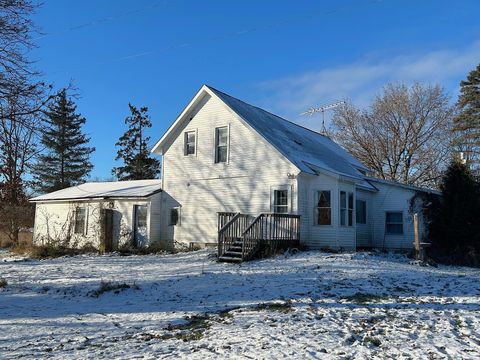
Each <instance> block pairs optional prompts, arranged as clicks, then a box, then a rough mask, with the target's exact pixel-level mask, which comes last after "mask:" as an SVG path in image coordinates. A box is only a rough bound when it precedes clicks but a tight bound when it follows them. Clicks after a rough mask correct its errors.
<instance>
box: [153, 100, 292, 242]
mask: <svg viewBox="0 0 480 360" xmlns="http://www.w3.org/2000/svg"><path fill="white" fill-rule="evenodd" d="M191 116H192V117H193V118H192V119H191V120H190V122H189V123H188V124H187V125H186V126H183V128H182V129H181V131H177V133H176V137H175V139H174V140H173V141H172V143H171V145H170V147H169V148H168V150H167V151H166V152H165V154H164V156H163V181H164V183H163V189H164V194H162V212H163V216H162V217H163V221H164V223H165V224H167V226H163V227H162V229H163V233H162V238H163V239H167V241H172V240H173V239H174V240H175V241H178V242H183V243H190V242H199V243H216V241H217V212H221V211H234V212H242V213H247V214H250V215H252V216H256V215H258V214H259V213H261V212H268V211H271V207H270V201H271V199H270V198H271V191H272V188H274V187H276V186H288V187H289V189H290V200H291V201H290V206H291V208H290V210H291V211H292V212H296V209H297V201H296V200H297V195H296V193H297V189H296V185H295V184H296V181H295V180H294V179H289V178H288V176H287V175H288V174H289V173H290V174H297V173H298V169H297V168H296V167H295V166H294V165H292V164H291V163H290V162H289V161H287V160H286V159H285V158H284V157H283V156H282V155H281V154H280V153H279V152H277V151H276V150H275V149H274V148H273V147H272V146H271V145H270V144H268V143H267V142H266V141H265V140H264V139H263V138H262V137H261V136H260V135H259V134H258V133H256V132H255V131H253V130H252V129H250V128H249V127H247V125H244V123H243V122H242V121H241V120H240V119H239V118H238V117H237V116H236V115H235V114H234V113H233V112H232V111H231V110H229V109H228V108H227V107H226V106H225V105H224V104H223V103H222V102H221V101H219V100H218V99H216V98H209V99H208V100H207V101H205V102H204V105H203V106H202V107H201V108H200V109H199V110H198V112H196V113H195V114H192V115H191ZM220 126H228V127H229V134H230V136H229V152H228V162H227V163H220V164H215V163H214V131H215V128H216V127H220ZM186 131H196V134H197V144H196V154H195V155H188V156H185V155H184V135H183V134H184V133H185V132H186ZM173 207H179V208H180V214H181V215H180V223H179V225H176V226H172V225H169V224H168V223H169V216H170V209H172V208H173Z"/></svg>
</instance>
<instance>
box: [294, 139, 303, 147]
mask: <svg viewBox="0 0 480 360" xmlns="http://www.w3.org/2000/svg"><path fill="white" fill-rule="evenodd" d="M293 141H294V142H295V144H297V145H300V146H302V145H303V144H302V143H301V142H300V141H298V140H293Z"/></svg>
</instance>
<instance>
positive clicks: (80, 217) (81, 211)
mask: <svg viewBox="0 0 480 360" xmlns="http://www.w3.org/2000/svg"><path fill="white" fill-rule="evenodd" d="M85 220H86V211H85V208H84V207H77V208H76V209H75V225H74V229H73V230H74V232H75V234H82V235H83V234H85Z"/></svg>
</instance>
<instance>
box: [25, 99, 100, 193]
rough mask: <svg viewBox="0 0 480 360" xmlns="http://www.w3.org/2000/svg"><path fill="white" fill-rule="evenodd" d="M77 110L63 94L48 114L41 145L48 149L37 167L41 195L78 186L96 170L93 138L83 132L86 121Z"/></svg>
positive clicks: (38, 188)
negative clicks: (93, 160) (93, 155)
mask: <svg viewBox="0 0 480 360" xmlns="http://www.w3.org/2000/svg"><path fill="white" fill-rule="evenodd" d="M76 110H77V106H76V105H75V103H74V102H73V101H72V100H71V99H69V98H68V97H67V93H66V90H62V91H60V92H59V93H58V94H57V96H56V99H55V101H54V102H53V103H52V104H51V105H50V106H49V107H48V110H47V112H46V117H45V119H44V121H45V128H44V129H43V130H42V138H41V143H42V145H43V146H44V147H45V151H44V153H42V154H41V155H40V156H39V159H38V163H37V164H36V165H35V167H34V182H35V187H36V189H37V190H38V191H39V192H42V193H45V192H51V191H56V190H60V189H64V188H67V187H70V186H75V185H78V184H80V183H82V182H83V181H85V178H86V177H87V176H88V175H89V173H90V171H91V170H92V169H93V165H92V163H91V162H90V154H91V153H92V152H94V151H95V148H93V147H89V146H88V143H89V141H90V138H89V137H87V136H86V135H85V134H83V132H82V126H83V125H84V124H85V121H86V120H85V118H84V117H82V116H81V115H80V114H78V113H77V112H76Z"/></svg>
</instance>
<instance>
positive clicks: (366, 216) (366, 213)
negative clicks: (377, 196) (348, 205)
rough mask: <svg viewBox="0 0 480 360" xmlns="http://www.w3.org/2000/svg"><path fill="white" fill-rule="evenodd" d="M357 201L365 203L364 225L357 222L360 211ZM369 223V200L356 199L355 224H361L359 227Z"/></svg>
mask: <svg viewBox="0 0 480 360" xmlns="http://www.w3.org/2000/svg"><path fill="white" fill-rule="evenodd" d="M357 201H363V202H364V203H365V222H364V223H359V222H358V221H357V210H358V207H357ZM367 222H368V210H367V200H365V199H358V198H357V199H355V224H359V225H367Z"/></svg>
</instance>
